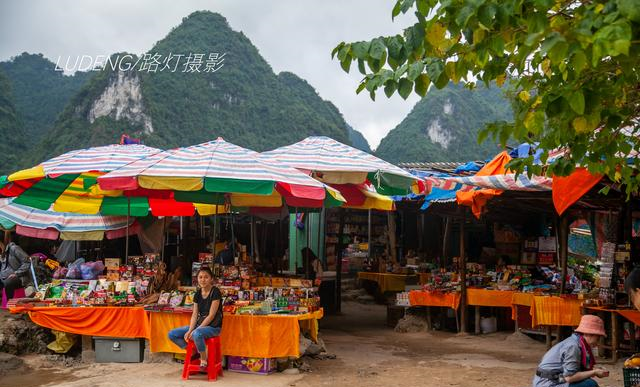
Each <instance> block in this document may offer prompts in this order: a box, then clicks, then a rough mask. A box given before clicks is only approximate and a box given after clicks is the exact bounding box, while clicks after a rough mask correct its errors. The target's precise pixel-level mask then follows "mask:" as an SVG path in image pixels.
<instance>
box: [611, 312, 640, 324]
mask: <svg viewBox="0 0 640 387" xmlns="http://www.w3.org/2000/svg"><path fill="white" fill-rule="evenodd" d="M617 312H618V314H619V315H620V316H622V317H624V318H626V319H627V320H629V321H631V322H632V323H634V324H636V325H640V312H638V311H637V310H633V309H619V310H617Z"/></svg>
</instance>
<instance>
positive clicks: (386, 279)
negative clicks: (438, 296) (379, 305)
mask: <svg viewBox="0 0 640 387" xmlns="http://www.w3.org/2000/svg"><path fill="white" fill-rule="evenodd" d="M358 279H359V280H366V281H373V282H376V283H377V284H378V287H379V288H380V292H382V293H384V292H403V291H404V289H405V286H406V285H407V279H416V282H417V276H416V275H406V274H390V273H370V272H366V271H361V272H358Z"/></svg>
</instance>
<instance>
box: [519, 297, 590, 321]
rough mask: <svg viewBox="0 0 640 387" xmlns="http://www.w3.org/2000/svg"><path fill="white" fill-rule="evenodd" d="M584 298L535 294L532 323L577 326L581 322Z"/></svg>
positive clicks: (532, 306) (532, 305)
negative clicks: (581, 307)
mask: <svg viewBox="0 0 640 387" xmlns="http://www.w3.org/2000/svg"><path fill="white" fill-rule="evenodd" d="M581 305H582V300H578V299H575V298H563V297H557V296H534V297H533V302H532V304H531V312H530V313H531V325H532V326H533V327H536V326H538V325H561V326H569V327H576V326H578V325H579V324H580V318H581V317H582V311H581V310H580V306H581Z"/></svg>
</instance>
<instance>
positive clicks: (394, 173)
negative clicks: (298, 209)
mask: <svg viewBox="0 0 640 387" xmlns="http://www.w3.org/2000/svg"><path fill="white" fill-rule="evenodd" d="M262 154H263V155H264V156H265V157H267V158H269V159H272V160H274V161H278V162H281V163H282V164H285V165H288V166H290V167H294V168H297V169H299V170H301V171H304V172H305V173H308V174H310V175H311V176H313V177H314V178H316V179H318V180H320V181H322V182H325V183H328V184H364V183H365V182H370V183H371V185H373V187H374V188H375V190H376V191H377V192H378V193H379V194H382V195H404V194H406V193H408V192H409V190H412V191H414V192H419V191H421V190H422V187H421V184H422V182H421V179H420V178H418V177H416V176H414V175H412V174H410V173H409V172H407V171H405V170H404V169H402V168H399V167H397V166H395V165H393V164H391V163H388V162H386V161H384V160H382V159H380V158H378V157H375V156H373V155H371V154H369V153H366V152H363V151H361V150H359V149H356V148H353V147H350V146H348V145H345V144H342V143H340V142H338V141H335V140H333V139H331V138H329V137H324V136H317V137H307V138H305V139H304V140H302V141H300V142H297V143H295V144H292V145H287V146H283V147H281V148H277V149H274V150H272V151H268V152H263V153H262Z"/></svg>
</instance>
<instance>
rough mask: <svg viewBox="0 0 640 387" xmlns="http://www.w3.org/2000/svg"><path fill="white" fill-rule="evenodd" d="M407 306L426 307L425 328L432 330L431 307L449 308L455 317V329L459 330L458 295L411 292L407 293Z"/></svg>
mask: <svg viewBox="0 0 640 387" xmlns="http://www.w3.org/2000/svg"><path fill="white" fill-rule="evenodd" d="M409 304H410V305H411V306H426V307H427V326H428V328H429V330H431V329H432V321H431V307H432V306H438V307H443V308H451V309H453V311H454V314H455V315H456V328H457V329H458V330H460V322H459V320H458V307H459V306H460V293H457V292H455V293H439V292H427V291H424V290H412V291H410V292H409Z"/></svg>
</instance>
